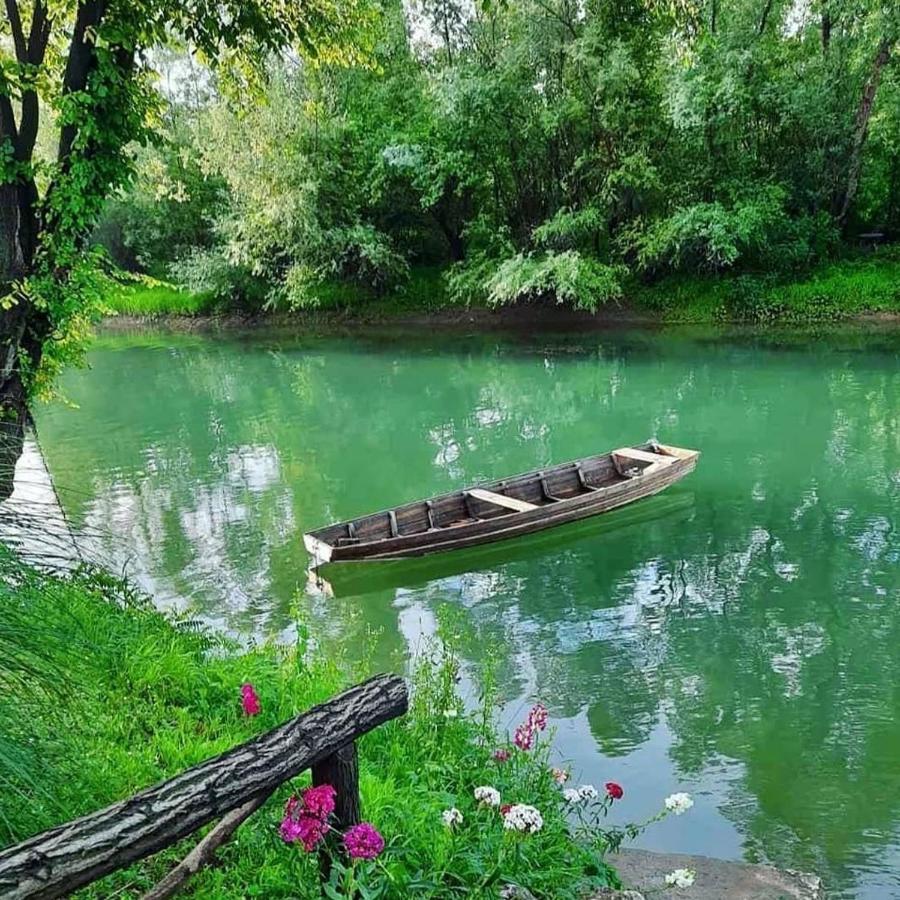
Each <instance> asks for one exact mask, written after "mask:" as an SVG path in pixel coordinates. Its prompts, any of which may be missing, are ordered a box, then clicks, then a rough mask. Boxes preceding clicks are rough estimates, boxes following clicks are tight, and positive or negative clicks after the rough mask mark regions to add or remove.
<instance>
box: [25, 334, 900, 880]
mask: <svg viewBox="0 0 900 900" xmlns="http://www.w3.org/2000/svg"><path fill="white" fill-rule="evenodd" d="M844 343H845V345H846V346H843V347H836V346H832V345H830V344H829V343H827V342H824V341H819V342H818V343H810V342H809V341H808V340H807V339H802V340H800V341H799V342H798V343H797V344H796V345H793V346H783V345H782V346H766V345H764V344H763V343H762V342H760V341H758V340H756V339H754V338H752V337H746V336H745V337H742V338H739V339H734V340H731V341H718V342H710V341H707V340H705V339H704V338H703V336H702V335H701V336H690V335H688V336H682V337H677V336H669V335H647V334H641V335H629V334H624V333H623V334H618V333H613V334H603V335H600V336H591V337H589V338H579V339H577V340H573V339H567V338H554V339H550V338H546V337H545V338H543V339H541V340H540V341H539V342H537V343H529V342H528V341H504V340H499V339H496V338H486V339H483V340H480V339H479V340H476V339H465V340H463V339H459V340H458V341H456V342H453V341H443V343H442V345H441V346H434V345H432V344H431V343H430V342H429V341H428V339H424V340H423V339H419V340H410V339H403V340H397V339H396V338H394V337H391V336H387V335H386V336H384V337H383V338H376V339H372V340H370V341H366V342H363V341H358V342H349V341H339V340H313V339H305V340H287V339H284V338H282V337H279V336H265V335H257V336H255V337H254V338H253V339H252V340H243V339H234V340H228V339H223V338H221V337H220V338H218V339H217V340H216V341H206V340H204V339H202V338H196V337H193V336H191V337H184V336H165V335H161V336H158V337H154V336H152V335H151V336H150V337H146V336H144V337H134V338H128V337H118V338H113V339H107V340H106V341H105V342H104V343H103V344H101V346H100V347H99V348H98V349H97V350H96V351H95V352H94V353H93V354H92V359H91V362H92V365H93V371H92V372H89V373H72V374H70V375H69V377H68V379H67V383H66V385H65V388H66V393H67V395H68V396H70V397H71V398H72V399H73V400H74V401H75V402H76V403H77V404H78V406H79V407H80V409H79V410H77V411H75V410H71V409H63V408H53V409H49V410H43V411H42V412H41V415H40V417H39V419H40V421H39V425H40V428H41V436H42V442H43V444H44V446H45V449H46V452H47V457H48V462H49V465H50V468H51V470H52V471H53V473H54V477H55V479H56V482H57V484H58V486H59V488H60V494H61V496H62V499H63V503H64V505H65V508H66V512H67V513H68V515H69V517H70V518H71V520H72V521H73V523H74V524H75V526H76V528H77V530H78V532H79V534H80V536H81V537H80V544H81V545H82V547H83V548H85V549H88V550H89V551H90V553H91V555H93V556H95V557H97V558H100V559H103V560H105V561H107V562H108V563H109V564H111V565H113V566H114V567H116V568H123V567H124V568H126V569H127V570H128V571H130V572H131V573H132V575H133V576H134V577H136V578H137V579H138V580H139V581H140V583H141V584H142V585H143V586H144V587H145V588H146V589H147V590H148V591H150V592H151V593H152V594H153V595H154V596H155V597H156V598H157V600H158V601H159V602H160V603H161V604H162V605H165V606H173V607H176V608H185V607H188V606H189V607H190V608H191V609H192V610H193V611H194V612H195V613H197V614H199V615H201V616H202V617H204V618H205V619H207V620H208V621H210V622H212V623H213V624H215V625H216V627H219V628H223V629H227V630H229V631H231V632H232V633H234V634H239V635H251V634H257V635H261V634H262V635H276V636H281V637H287V638H290V637H291V635H292V634H293V626H292V622H293V614H294V610H295V609H296V608H297V605H298V604H299V607H300V609H301V610H302V611H303V614H304V615H305V616H306V617H307V618H308V619H309V620H310V622H311V625H312V629H313V634H314V637H315V638H318V639H321V640H329V639H330V640H336V641H339V642H340V643H341V644H342V645H343V646H344V648H345V651H346V652H348V653H353V652H356V648H361V647H363V646H364V645H367V644H372V645H373V647H374V650H373V654H374V658H373V666H374V667H376V668H388V667H395V668H396V667H398V666H402V664H403V662H402V659H403V657H404V656H408V655H409V654H410V653H414V652H415V650H416V648H418V647H419V646H421V644H422V641H423V640H424V639H425V638H427V636H428V635H431V634H433V633H434V632H435V629H436V628H437V627H438V626H437V623H438V621H439V620H441V618H442V617H443V616H444V615H446V614H447V613H448V612H452V613H453V614H454V621H455V623H456V627H458V629H459V632H460V635H461V637H460V641H461V653H462V656H463V658H464V660H465V663H466V665H465V669H464V679H463V682H462V685H461V687H462V689H463V692H464V693H465V694H466V696H467V697H468V698H469V700H470V701H471V700H472V698H474V697H475V696H476V694H477V690H476V684H477V682H478V677H479V670H480V667H481V666H482V665H483V664H484V662H485V660H487V659H490V660H491V661H492V662H493V663H494V665H495V666H496V668H497V674H498V677H499V679H500V683H501V685H502V689H503V693H504V707H503V709H502V710H501V713H500V714H501V721H502V722H503V723H504V725H508V726H509V727H510V728H512V727H514V725H515V723H516V721H517V720H518V719H519V718H520V717H521V716H522V715H523V713H524V711H525V710H526V709H527V707H528V705H529V704H530V702H532V700H534V699H537V698H540V699H543V700H545V701H546V702H547V703H548V705H549V706H550V709H551V712H552V714H553V721H554V723H555V725H556V727H557V729H558V732H559V736H558V742H557V743H558V748H559V751H560V754H561V755H562V756H563V757H564V758H566V759H569V760H571V761H572V763H573V765H574V767H575V770H576V772H583V773H584V777H585V779H586V780H590V781H593V782H597V783H600V782H603V781H605V780H607V779H610V778H611V779H615V780H617V781H620V782H622V783H623V784H624V785H625V786H626V791H627V797H626V802H625V803H623V804H622V805H621V807H620V810H621V813H622V815H624V816H627V817H629V818H640V817H642V816H645V815H649V814H650V813H651V812H653V811H655V809H656V808H657V807H658V804H659V802H660V801H661V798H662V797H664V796H665V795H666V794H667V793H670V792H671V791H673V790H676V789H687V790H691V791H692V792H694V793H695V794H696V800H697V803H696V806H695V807H694V809H692V810H691V812H690V814H689V815H688V816H685V817H682V818H678V819H672V820H669V821H666V822H665V823H663V824H662V825H660V826H657V827H654V829H653V830H652V831H651V832H649V833H648V834H647V835H646V836H645V837H644V838H643V839H642V841H643V843H644V845H645V846H649V847H656V848H660V849H668V850H673V851H688V852H703V853H709V854H717V855H722V856H731V857H741V856H743V857H746V858H751V859H766V860H770V861H772V862H775V863H778V864H782V865H789V866H792V867H795V868H801V869H813V870H816V871H819V872H820V873H821V874H823V875H824V876H825V877H826V879H830V880H831V882H832V884H833V885H837V886H838V887H840V888H842V889H845V890H846V895H847V896H859V897H882V896H886V895H889V894H890V892H891V891H892V890H894V887H896V885H897V881H896V879H897V874H896V873H897V869H896V868H893V867H892V865H891V862H892V861H894V860H895V859H896V855H897V852H898V840H897V830H898V821H900V772H898V770H897V767H896V762H895V759H896V748H897V747H898V746H900V695H898V693H897V691H896V687H895V686H896V684H897V683H898V682H900V654H898V653H897V651H896V648H897V646H898V639H900V606H898V603H897V601H898V600H900V578H898V562H900V538H898V527H897V509H898V501H900V368H898V366H897V364H896V363H897V349H898V346H900V340H898V338H897V336H896V334H876V335H874V336H869V337H853V336H849V337H847V338H845V339H844ZM448 344H449V346H448ZM651 435H658V436H659V437H661V438H662V439H664V440H667V441H668V442H671V443H675V444H681V445H683V446H697V447H699V448H700V449H701V450H702V451H703V454H704V455H703V458H702V459H701V462H700V466H699V468H698V470H697V472H696V473H694V474H693V475H692V476H691V477H690V478H689V479H688V480H686V481H685V482H683V483H682V484H681V485H678V486H676V487H675V488H673V489H671V490H670V491H667V492H666V493H665V494H663V495H661V496H660V497H658V498H654V499H652V500H648V501H646V502H645V503H643V504H639V505H637V506H635V507H632V508H629V509H628V510H622V511H620V512H617V513H614V514H612V515H610V516H608V517H603V519H599V520H595V521H594V522H590V523H585V524H583V525H579V526H572V527H569V528H566V529H557V530H555V531H553V532H547V533H545V534H544V535H535V536H533V537H530V538H527V539H522V540H519V541H514V542H508V543H507V544H505V545H494V546H493V547H486V548H482V549H480V550H476V551H471V552H467V553H464V554H455V555H451V556H447V557H444V558H440V557H435V558H433V559H428V560H425V561H419V562H412V563H401V564H378V565H377V566H374V567H373V566H369V567H362V568H349V569H348V568H347V567H343V569H342V570H341V571H334V570H333V568H332V570H331V571H328V570H323V572H322V575H323V576H324V577H325V578H326V579H327V581H328V583H327V584H325V583H320V584H319V585H317V586H316V585H314V586H313V589H311V590H306V588H305V586H306V581H307V578H306V573H305V568H306V562H307V561H306V557H305V554H304V552H303V550H302V544H301V539H300V538H301V534H302V532H303V531H304V530H306V529H309V528H313V527H316V526H318V525H321V524H323V523H324V522H327V521H330V520H336V519H343V518H346V517H348V516H351V515H354V514H359V513H362V512H367V511H370V510H374V509H382V508H385V507H387V506H390V505H392V504H395V503H400V502H403V501H405V500H410V499H415V498H417V497H421V496H427V495H430V494H434V493H439V492H441V491H445V490H449V489H452V488H454V487H459V486H461V485H464V484H467V483H472V482H476V481H479V480H483V479H486V478H489V477H496V476H500V477H502V476H505V475H509V474H512V473H515V472H521V471H526V470H528V469H532V468H538V467H541V466H546V465H548V464H550V463H552V462H560V461H564V460H566V459H571V458H576V457H579V456H583V455H586V454H588V453H591V452H595V451H597V450H601V449H607V448H611V447H613V446H617V445H620V444H622V443H625V442H632V441H635V442H636V441H639V440H643V439H646V438H647V437H649V436H651ZM360 652H361V651H360ZM890 886H893V887H890ZM896 892H897V893H900V890H898V891H896Z"/></svg>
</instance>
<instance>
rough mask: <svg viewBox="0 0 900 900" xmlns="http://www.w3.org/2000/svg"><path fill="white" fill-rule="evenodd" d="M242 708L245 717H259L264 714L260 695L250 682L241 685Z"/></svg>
mask: <svg viewBox="0 0 900 900" xmlns="http://www.w3.org/2000/svg"><path fill="white" fill-rule="evenodd" d="M241 707H242V709H243V710H244V715H245V716H258V715H259V714H260V713H261V712H262V706H260V703H259V695H258V694H257V693H256V691H255V690H254V689H253V685H252V684H250V682H247V683H245V684H242V685H241Z"/></svg>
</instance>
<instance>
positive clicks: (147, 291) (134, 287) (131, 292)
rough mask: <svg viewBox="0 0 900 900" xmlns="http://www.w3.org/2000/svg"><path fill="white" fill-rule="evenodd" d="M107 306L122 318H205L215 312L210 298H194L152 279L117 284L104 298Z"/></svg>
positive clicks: (207, 295) (209, 296)
mask: <svg viewBox="0 0 900 900" xmlns="http://www.w3.org/2000/svg"><path fill="white" fill-rule="evenodd" d="M104 304H105V306H106V307H107V308H108V311H109V312H110V313H112V314H114V315H122V316H146V317H156V316H202V315H212V314H213V313H215V311H216V302H215V298H214V297H213V296H212V295H211V294H202V293H201V294H194V293H191V292H190V291H183V290H180V289H179V288H177V287H175V285H172V284H169V283H168V282H165V281H158V280H156V279H152V278H135V279H134V280H130V279H129V280H128V281H125V282H124V283H122V284H118V285H117V286H116V287H115V289H114V290H112V291H111V292H110V293H109V294H108V295H107V297H105V298H104Z"/></svg>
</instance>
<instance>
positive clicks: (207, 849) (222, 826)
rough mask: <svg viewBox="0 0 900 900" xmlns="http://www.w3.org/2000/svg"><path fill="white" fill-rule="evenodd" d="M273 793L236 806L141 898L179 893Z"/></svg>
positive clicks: (159, 898)
mask: <svg viewBox="0 0 900 900" xmlns="http://www.w3.org/2000/svg"><path fill="white" fill-rule="evenodd" d="M271 796H272V795H271V794H261V795H260V796H259V797H256V798H254V799H253V800H251V801H250V802H249V803H245V804H244V805H243V806H239V807H238V808H237V809H233V810H232V811H231V812H230V813H228V815H227V816H225V817H224V818H223V819H222V820H221V821H220V822H219V824H218V825H216V827H215V828H213V829H212V831H210V832H209V834H207V835H206V836H205V837H204V838H203V840H202V841H200V842H199V843H198V844H197V846H196V847H194V849H193V850H191V852H190V853H188V855H187V856H186V857H185V858H184V859H183V860H182V861H181V862H180V863H178V865H177V866H175V868H174V869H172V871H171V872H169V874H168V875H166V877H165V878H163V880H162V881H160V882H159V883H158V884H156V885H154V886H153V887H152V888H151V889H150V890H149V891H148V892H147V893H146V894H144V896H143V897H142V898H141V900H168V898H169V897H172V896H174V895H175V894H177V893H178V892H179V891H180V890H181V889H182V888H183V887H184V884H185V882H186V881H187V880H188V879H189V878H190V877H191V876H192V875H196V874H197V872H199V871H200V870H201V869H202V868H203V867H204V866H206V865H208V864H209V863H211V862H212V861H213V858H214V857H215V855H216V850H218V849H219V847H221V846H222V844H225V843H227V842H228V840H229V839H230V838H231V836H232V835H233V834H234V833H235V831H237V829H238V827H239V826H240V824H241V823H242V822H244V821H246V820H247V819H249V818H250V816H252V815H253V813H255V812H256V810H258V809H259V808H260V807H261V806H262V805H263V804H264V803H265V802H266V800H268V799H269V797H271Z"/></svg>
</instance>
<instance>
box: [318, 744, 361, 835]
mask: <svg viewBox="0 0 900 900" xmlns="http://www.w3.org/2000/svg"><path fill="white" fill-rule="evenodd" d="M312 781H313V784H315V785H319V784H330V785H331V786H332V787H333V788H334V789H335V791H337V795H336V796H335V799H334V817H335V819H336V821H337V827H338V828H339V829H340V830H341V831H344V830H346V829H347V828H349V827H350V826H351V825H358V824H359V822H360V817H361V812H360V800H359V760H358V758H357V754H356V742H355V741H351V742H350V743H349V744H345V745H344V746H343V747H341V749H340V750H338V751H337V752H336V753H332V754H331V756H326V757H325V759H323V760H322V761H321V762H318V763H316V764H315V765H314V766H313V767H312Z"/></svg>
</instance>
